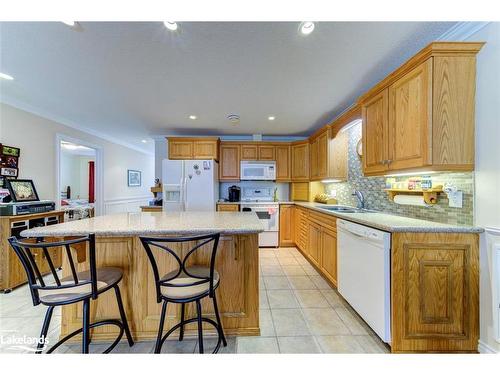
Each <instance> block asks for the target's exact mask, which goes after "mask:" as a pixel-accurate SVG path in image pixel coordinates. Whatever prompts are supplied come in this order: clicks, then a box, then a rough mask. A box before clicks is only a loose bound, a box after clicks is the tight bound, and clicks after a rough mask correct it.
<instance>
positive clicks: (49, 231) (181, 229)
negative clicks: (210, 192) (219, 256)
mask: <svg viewBox="0 0 500 375" xmlns="http://www.w3.org/2000/svg"><path fill="white" fill-rule="evenodd" d="M263 231H264V226H263V224H262V222H261V221H260V220H259V219H258V217H257V215H255V214H254V213H253V212H216V211H203V212H201V211H200V212H196V211H189V212H137V213H135V212H134V213H120V214H114V215H104V216H97V217H93V218H90V219H83V220H76V221H71V222H66V223H61V224H56V225H50V226H47V227H37V228H32V229H27V230H25V231H23V232H21V235H22V236H24V237H44V236H80V235H86V234H89V233H95V234H96V236H102V237H122V236H138V235H146V236H155V235H169V234H178V235H185V234H202V233H209V232H221V233H223V234H247V233H260V232H263Z"/></svg>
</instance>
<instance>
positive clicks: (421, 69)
mask: <svg viewBox="0 0 500 375" xmlns="http://www.w3.org/2000/svg"><path fill="white" fill-rule="evenodd" d="M482 46H483V43H448V42H443V43H441V42H439V43H431V44H430V45H429V46H427V47H426V48H424V49H423V50H422V51H420V52H419V53H418V54H417V55H415V56H414V57H413V58H411V59H410V60H409V61H408V62H406V63H405V64H404V65H402V66H401V67H400V68H398V69H397V70H396V71H395V72H393V73H392V74H390V75H389V76H388V77H387V78H386V79H384V80H383V81H382V82H380V83H379V84H378V85H377V86H375V87H374V88H373V89H372V90H370V91H369V92H368V93H366V94H365V95H363V96H362V97H361V98H360V99H359V104H360V105H361V107H362V115H363V172H364V174H365V175H380V174H386V173H390V172H395V171H406V170H424V169H425V170H444V171H468V170H473V169H474V100H475V99H474V95H475V73H476V57H475V56H476V54H477V53H478V52H479V50H480V49H481V47H482Z"/></svg>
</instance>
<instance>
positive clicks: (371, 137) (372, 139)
mask: <svg viewBox="0 0 500 375" xmlns="http://www.w3.org/2000/svg"><path fill="white" fill-rule="evenodd" d="M388 111H389V94H388V89H385V90H384V91H382V92H381V93H379V94H377V95H376V96H374V97H373V98H371V99H370V100H369V101H368V102H366V103H363V105H362V113H363V137H362V143H363V173H364V174H377V173H380V172H384V171H386V170H387V163H386V161H387V159H388V147H389V146H388V145H389V143H388V131H389V129H388V127H389V118H388Z"/></svg>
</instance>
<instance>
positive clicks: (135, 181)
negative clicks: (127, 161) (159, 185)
mask: <svg viewBox="0 0 500 375" xmlns="http://www.w3.org/2000/svg"><path fill="white" fill-rule="evenodd" d="M127 172H128V186H141V184H142V181H141V171H135V170H133V169H129V170H128V171H127Z"/></svg>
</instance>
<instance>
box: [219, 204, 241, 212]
mask: <svg viewBox="0 0 500 375" xmlns="http://www.w3.org/2000/svg"><path fill="white" fill-rule="evenodd" d="M217 211H229V212H239V211H240V205H239V204H227V203H217Z"/></svg>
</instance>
